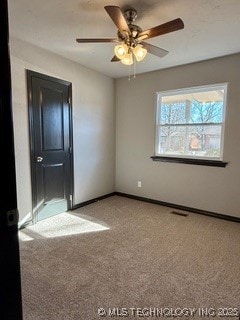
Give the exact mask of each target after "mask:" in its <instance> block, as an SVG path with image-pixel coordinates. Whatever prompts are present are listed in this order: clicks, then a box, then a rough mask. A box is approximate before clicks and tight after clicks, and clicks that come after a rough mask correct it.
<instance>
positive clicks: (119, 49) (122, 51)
mask: <svg viewBox="0 0 240 320" xmlns="http://www.w3.org/2000/svg"><path fill="white" fill-rule="evenodd" d="M114 53H115V55H116V56H117V57H118V59H120V60H121V59H123V58H124V57H125V55H126V54H127V53H128V46H127V45H126V44H125V43H121V44H119V45H117V46H115V48H114Z"/></svg>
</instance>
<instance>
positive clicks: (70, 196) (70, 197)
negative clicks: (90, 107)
mask: <svg viewBox="0 0 240 320" xmlns="http://www.w3.org/2000/svg"><path fill="white" fill-rule="evenodd" d="M69 199H70V201H71V202H72V201H73V196H72V194H70V195H69Z"/></svg>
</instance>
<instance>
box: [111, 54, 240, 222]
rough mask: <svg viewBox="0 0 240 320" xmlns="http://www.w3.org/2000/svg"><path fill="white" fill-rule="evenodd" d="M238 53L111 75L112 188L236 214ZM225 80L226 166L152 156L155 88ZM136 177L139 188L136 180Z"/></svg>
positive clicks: (239, 201) (239, 177) (239, 203)
mask: <svg viewBox="0 0 240 320" xmlns="http://www.w3.org/2000/svg"><path fill="white" fill-rule="evenodd" d="M239 70H240V54H238V55H232V56H228V57H223V58H218V59H213V60H208V61H204V62H200V63H194V64H189V65H184V66H180V67H175V68H170V69H165V70H160V71H156V72H151V73H146V74H142V75H138V76H137V77H136V79H133V80H131V81H128V79H127V78H122V79H118V80H116V128H117V132H116V191H119V192H124V193H129V194H133V195H138V196H142V197H147V198H151V199H156V200H161V201H165V202H170V203H175V204H179V205H183V206H189V207H194V208H198V209H203V210H207V211H213V212H217V213H222V214H228V215H232V216H236V217H240V210H239V208H240V197H239V190H240V142H239V139H240V72H239ZM223 82H228V84H229V85H228V101H227V102H228V103H227V118H226V128H225V146H224V161H228V162H229V165H228V166H227V167H226V168H218V167H206V166H199V165H188V164H177V163H164V162H153V161H152V160H151V159H150V157H151V156H152V155H153V153H154V121H155V119H154V112H155V93H156V92H158V91H161V90H170V89H179V88H184V87H192V86H199V85H207V84H215V83H223ZM138 180H141V181H142V188H138V187H137V181H138Z"/></svg>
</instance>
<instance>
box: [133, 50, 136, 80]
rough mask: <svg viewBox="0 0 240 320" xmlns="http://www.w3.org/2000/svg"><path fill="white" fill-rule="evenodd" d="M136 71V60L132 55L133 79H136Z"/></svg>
mask: <svg viewBox="0 0 240 320" xmlns="http://www.w3.org/2000/svg"><path fill="white" fill-rule="evenodd" d="M136 70H137V64H136V58H135V57H134V54H133V78H134V79H135V78H136Z"/></svg>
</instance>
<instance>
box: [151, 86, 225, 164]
mask: <svg viewBox="0 0 240 320" xmlns="http://www.w3.org/2000/svg"><path fill="white" fill-rule="evenodd" d="M226 93H227V84H220V85H210V86H204V87H195V88H187V89H181V90H175V91H166V92H158V93H157V110H156V111H157V112H156V145H155V157H168V158H169V157H171V158H187V159H206V160H218V161H221V160H222V157H223V135H224V116H225V106H226ZM152 158H154V157H152Z"/></svg>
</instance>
